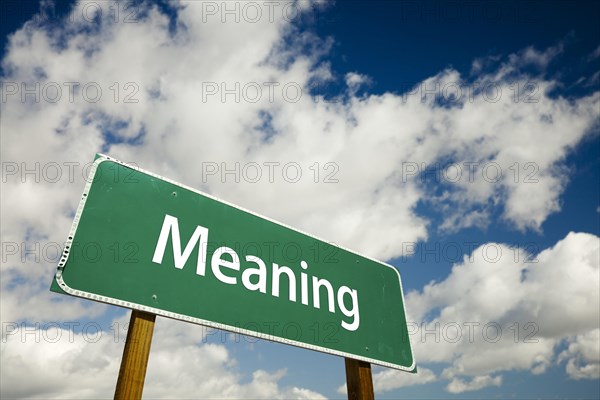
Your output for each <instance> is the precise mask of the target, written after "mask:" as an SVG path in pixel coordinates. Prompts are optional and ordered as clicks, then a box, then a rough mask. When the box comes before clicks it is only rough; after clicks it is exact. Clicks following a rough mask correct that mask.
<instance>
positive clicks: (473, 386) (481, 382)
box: [446, 375, 502, 393]
mask: <svg viewBox="0 0 600 400" xmlns="http://www.w3.org/2000/svg"><path fill="white" fill-rule="evenodd" d="M501 384H502V377H500V376H496V377H491V376H490V375H485V376H476V377H474V378H473V379H471V380H470V381H468V382H465V381H464V380H462V379H457V378H454V379H452V381H451V382H450V383H449V384H448V386H446V389H447V390H448V391H449V392H450V393H464V392H471V391H474V390H480V389H483V388H485V387H488V386H500V385H501Z"/></svg>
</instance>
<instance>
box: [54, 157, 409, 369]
mask: <svg viewBox="0 0 600 400" xmlns="http://www.w3.org/2000/svg"><path fill="white" fill-rule="evenodd" d="M51 290H52V291H55V292H59V293H66V294H69V295H73V296H78V297H82V298H87V299H91V300H96V301H100V302H104V303H108V304H113V305H117V306H121V307H126V308H131V309H135V310H140V311H145V312H149V313H153V314H157V315H162V316H165V317H169V318H174V319H179V320H182V321H186V322H192V323H196V324H201V325H205V326H209V327H213V328H218V329H223V330H227V331H231V332H236V333H240V334H244V335H249V336H254V337H258V338H263V339H268V340H272V341H276V342H281V343H286V344H291V345H294V346H298V347H303V348H307V349H312V350H317V351H322V352H325V353H329V354H335V355H339V356H344V357H350V358H353V359H356V360H361V361H365V362H369V363H374V364H378V365H382V366H387V367H391V368H397V369H401V370H406V371H411V372H414V371H415V370H416V368H415V361H414V358H413V355H412V351H411V346H410V342H409V336H408V330H407V323H406V313H405V310H404V302H403V294H402V285H401V281H400V275H399V273H398V271H397V270H396V269H395V268H394V267H392V266H390V265H387V264H384V263H382V262H379V261H375V260H373V259H370V258H368V257H365V256H362V255H360V254H357V253H355V252H352V251H350V250H346V249H344V248H342V247H340V246H337V245H335V244H332V243H328V242H325V241H323V240H321V239H318V238H315V237H313V236H311V235H308V234H306V233H303V232H301V231H299V230H297V229H294V228H291V227H289V226H287V225H285V224H282V223H279V222H276V221H273V220H271V219H269V218H266V217H263V216H260V215H258V214H256V213H253V212H251V211H248V210H245V209H243V208H241V207H237V206H235V205H233V204H230V203H227V202H225V201H222V200H218V199H216V198H214V197H213V196H210V195H207V194H205V193H202V192H199V191H197V190H195V189H192V188H190V187H187V186H185V185H182V184H180V183H177V182H174V181H171V180H169V179H166V178H163V177H160V176H158V175H156V174H153V173H150V172H147V171H144V170H142V169H140V168H138V167H137V166H134V165H128V164H126V163H123V162H120V161H117V160H115V159H113V158H110V157H108V156H104V155H98V156H97V159H96V160H95V162H94V164H93V166H92V167H91V169H90V179H88V183H87V184H86V187H85V189H84V192H83V195H82V197H81V201H80V204H79V207H78V209H77V213H76V215H75V218H74V221H73V225H72V227H71V231H70V233H69V236H68V239H67V241H66V243H65V248H64V252H63V255H62V257H61V259H60V261H59V264H58V270H57V272H56V275H55V279H54V281H53V283H52V287H51Z"/></svg>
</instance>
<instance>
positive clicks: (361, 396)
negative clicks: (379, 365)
mask: <svg viewBox="0 0 600 400" xmlns="http://www.w3.org/2000/svg"><path fill="white" fill-rule="evenodd" d="M345 362H346V388H347V389H348V400H373V399H374V398H375V394H374V392H373V377H372V375H371V364H369V363H368V362H365V361H358V360H355V359H353V358H345Z"/></svg>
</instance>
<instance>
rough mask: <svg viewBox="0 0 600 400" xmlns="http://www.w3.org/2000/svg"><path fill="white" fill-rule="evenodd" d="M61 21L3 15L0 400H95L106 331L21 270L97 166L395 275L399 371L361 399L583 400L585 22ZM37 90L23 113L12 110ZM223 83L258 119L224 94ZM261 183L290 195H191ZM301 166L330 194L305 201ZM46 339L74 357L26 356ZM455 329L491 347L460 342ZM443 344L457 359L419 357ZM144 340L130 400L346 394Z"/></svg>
mask: <svg viewBox="0 0 600 400" xmlns="http://www.w3.org/2000/svg"><path fill="white" fill-rule="evenodd" d="M73 3H74V2H56V3H53V2H49V1H48V2H42V6H41V9H42V10H45V12H46V17H45V18H41V17H40V16H39V14H38V16H37V17H36V13H37V12H38V11H39V10H40V4H39V2H37V1H30V2H16V1H5V2H3V4H2V24H0V25H1V27H0V31H1V32H0V36H1V37H2V39H3V41H2V49H1V53H0V58H2V81H3V87H2V90H3V98H2V126H1V128H2V149H1V152H2V178H3V179H2V185H3V189H2V220H3V223H2V242H3V248H2V251H3V253H4V254H3V259H2V283H1V284H2V322H3V330H2V350H3V351H2V354H3V355H2V368H1V370H2V385H1V386H2V396H3V397H4V396H8V397H33V396H42V397H67V398H80V397H86V398H96V397H111V396H112V390H113V388H114V381H113V379H116V373H115V369H116V370H118V361H119V357H120V352H121V349H122V347H121V345H116V344H115V343H114V342H113V341H111V338H112V336H113V335H114V326H122V324H123V323H125V322H126V321H127V314H126V313H125V312H124V310H122V309H118V308H115V307H109V306H105V305H99V304H89V302H86V301H81V300H76V299H72V298H67V297H60V296H58V295H56V294H51V293H48V292H47V287H48V284H49V282H50V281H51V278H52V274H53V272H54V269H55V266H56V263H55V262H54V261H55V260H54V259H53V258H52V257H51V256H49V255H48V252H46V253H44V252H43V251H42V252H41V253H40V254H41V256H40V257H38V258H39V259H36V257H35V256H32V255H31V254H30V255H29V256H28V257H24V258H23V257H22V256H21V253H22V252H23V250H24V248H29V249H31V248H34V249H38V248H39V249H41V250H46V249H49V248H50V247H51V246H52V245H54V244H57V245H58V244H60V243H61V242H62V241H63V240H64V239H65V237H66V234H67V232H68V229H69V226H70V223H71V219H72V217H73V214H74V211H75V208H76V207H77V201H78V198H79V195H80V193H81V191H82V189H83V186H84V183H85V182H84V179H83V176H84V175H85V165H86V163H88V162H89V161H91V160H92V158H93V156H94V154H95V153H96V152H101V151H102V152H106V153H108V154H110V155H111V156H114V157H116V158H118V159H121V160H123V161H129V162H135V163H136V164H138V165H140V166H141V167H143V168H145V169H147V170H150V171H153V172H155V173H158V174H160V175H163V176H167V177H169V178H172V179H175V180H177V181H180V182H183V183H185V184H187V185H189V186H193V187H196V188H198V189H200V190H203V191H206V192H208V193H211V194H214V195H216V196H218V197H221V198H223V199H225V200H227V201H230V202H232V203H235V204H239V205H241V206H244V207H246V208H248V209H252V210H255V211H257V212H260V213H261V214H264V215H267V216H269V217H272V218H275V219H277V220H280V221H282V222H285V223H288V224H290V225H292V226H296V227H298V228H300V229H303V230H305V231H307V232H310V233H314V234H316V235H318V236H320V237H323V238H325V239H329V240H332V241H334V242H336V243H340V244H342V245H344V246H346V247H349V248H352V249H356V250H358V251H360V252H362V253H364V254H366V255H369V256H372V257H374V258H378V259H381V260H384V261H388V262H389V263H391V264H392V265H393V266H395V267H396V268H398V270H399V271H400V273H401V275H402V280H403V285H404V290H405V297H406V308H407V312H408V314H409V320H411V321H413V324H414V325H412V327H413V328H415V331H414V334H413V335H412V342H413V351H414V352H415V357H416V359H417V364H418V367H419V371H420V373H419V374H418V375H410V374H406V373H403V372H401V371H393V370H389V369H385V368H381V367H375V368H374V370H373V373H374V382H375V390H376V397H378V398H390V399H395V398H436V399H437V398H508V397H511V398H534V397H535V398H586V399H587V398H590V399H592V398H598V397H600V381H599V379H600V336H599V335H600V326H599V323H600V322H599V320H598V318H599V317H598V315H599V314H600V304H599V301H600V300H599V292H600V287H599V285H600V273H599V271H600V259H599V258H600V257H599V241H598V235H600V232H599V230H600V219H599V218H600V185H599V184H598V182H600V168H599V167H600V165H599V163H600V161H599V160H600V157H599V155H600V137H599V135H598V133H599V122H600V121H599V118H598V117H599V115H600V90H599V88H600V73H599V71H600V25H598V23H597V21H598V17H599V16H600V5H599V4H598V3H597V2H592V1H589V2H585V1H583V2H559V1H552V2H537V1H527V2H510V1H507V2H495V1H493V2H470V1H464V2H462V1H458V2H437V1H434V2H413V1H374V2H361V1H347V2H342V1H339V2H336V3H333V2H325V3H322V2H317V3H302V2H300V3H296V2H292V3H290V2H275V3H276V6H277V8H276V9H275V10H276V13H275V14H274V18H273V20H272V21H269V20H268V18H267V17H266V16H267V15H268V10H269V9H268V8H267V7H266V6H265V5H264V4H263V2H257V3H256V4H258V6H257V7H258V8H259V9H260V10H261V11H262V17H261V18H259V19H258V20H256V21H255V20H253V21H250V19H251V15H250V14H244V11H243V10H244V3H236V2H230V4H234V6H233V7H235V4H237V7H238V8H236V10H237V11H234V13H233V14H229V15H227V14H224V13H223V10H222V9H221V8H220V7H221V5H222V3H220V2H205V3H204V5H201V3H195V2H159V3H158V4H156V3H153V2H145V3H139V4H138V3H136V4H130V5H126V4H116V3H114V2H105V1H96V2H93V1H91V2H78V3H77V5H76V6H75V8H72V7H73ZM286 4H288V5H289V4H291V5H292V6H293V10H295V11H297V12H298V13H299V14H297V15H294V16H293V17H289V14H288V17H287V18H286V17H285V15H283V14H282V13H281V10H282V9H284V8H285V6H286ZM207 5H210V7H211V8H210V12H208V10H209V8H207ZM213 6H214V7H213ZM116 9H118V10H119V11H118V15H117V14H115V10H116ZM98 10H102V11H98ZM236 12H237V15H236ZM69 13H70V14H69ZM94 13H95V14H94ZM67 15H71V16H72V17H73V18H72V19H69V17H68V16H67ZM128 17H131V19H132V20H131V21H128V22H126V20H127V18H128ZM235 17H237V18H238V19H239V22H235V21H234V20H233V18H235ZM228 18H229V19H228ZM36 21H37V22H36ZM36 82H37V83H39V85H40V88H41V89H38V93H37V97H36V94H35V93H34V94H29V95H23V94H22V93H21V89H22V86H21V84H23V83H25V84H26V85H30V86H28V87H34V85H35V83H36ZM72 82H75V83H77V85H78V86H79V89H77V90H75V91H74V92H72V93H71V94H72V95H73V97H74V99H73V100H72V101H71V100H70V99H69V97H68V94H69V93H68V91H67V89H66V88H68V84H69V83H72ZM265 82H276V83H277V84H278V86H277V87H276V90H275V91H274V93H275V99H274V101H270V100H269V99H268V98H267V96H266V95H265V93H266V92H267V90H266V86H265ZM91 83H94V85H91ZM236 83H237V84H239V85H240V87H245V85H248V84H257V85H258V86H260V87H262V90H263V91H262V94H263V96H261V97H260V99H259V100H258V101H256V102H255V101H250V100H252V99H250V100H249V97H248V96H247V94H248V92H246V93H245V94H244V92H239V91H238V93H237V95H238V96H240V99H236V98H235V94H233V95H225V97H222V96H223V91H222V88H223V86H222V85H223V84H224V85H225V87H227V88H232V87H236V86H235V85H236ZM85 85H88V86H94V87H93V88H92V89H93V90H95V88H100V89H101V91H102V96H99V97H98V96H97V98H92V97H93V96H94V91H93V90H92V92H85V93H87V94H84V91H82V89H81V88H82V87H86V86H85ZM115 85H116V86H115ZM209 85H210V86H209ZM285 85H292V86H294V87H300V88H302V96H301V97H299V98H297V99H293V100H290V98H289V96H288V97H286V95H285V94H284V93H283V92H281V91H280V90H279V88H281V87H285ZM57 86H58V87H60V88H62V89H61V90H62V92H61V96H59V98H58V99H57V100H56V98H55V97H52V96H53V92H52V90H54V89H55V88H56V87H57ZM209 87H210V88H211V89H214V88H216V89H217V90H220V91H219V92H217V93H216V94H207V93H208V92H207V90H208V89H209ZM457 87H460V88H461V89H460V90H461V91H460V92H456V91H455V90H456V88H457ZM45 88H48V90H49V92H44V90H46V89H45ZM115 88H117V90H118V92H117V90H115ZM432 88H433V89H432ZM481 88H485V90H484V91H481ZM428 90H429V91H428ZM453 90H454V91H455V92H453ZM486 90H487V91H486ZM494 90H495V92H494ZM15 91H16V92H15ZM34 91H35V90H34ZM451 93H455V94H456V96H455V97H453V98H452V97H451V96H450V94H451ZM458 93H460V94H458ZM128 95H129V96H130V97H129V99H130V100H135V101H134V102H128V101H126V99H127V96H128ZM23 96H24V97H23ZM85 96H88V97H85ZM90 96H92V97H90ZM321 96H323V97H321ZM470 96H472V97H470ZM36 98H37V99H38V100H39V101H37V102H35V101H32V99H36ZM49 98H50V100H48V99H49ZM23 99H24V101H23ZM90 99H91V100H90ZM269 161H275V162H280V163H281V164H285V163H286V162H291V161H293V162H297V163H298V164H299V165H300V166H301V168H302V170H303V172H305V175H304V177H308V179H303V180H301V181H300V182H299V183H298V184H289V182H288V181H286V180H285V179H282V177H281V176H279V177H278V178H276V179H275V181H274V182H268V181H266V180H262V181H261V182H260V183H259V184H252V183H249V182H245V181H244V179H243V176H242V179H241V182H235V181H233V180H232V179H231V178H228V177H227V176H225V177H223V176H219V175H218V174H217V175H214V176H208V177H206V176H203V174H202V172H205V168H206V167H207V165H208V164H210V165H223V164H221V163H225V164H226V165H227V166H229V167H231V166H232V165H234V164H235V163H240V164H241V165H242V166H243V165H246V164H248V163H250V162H257V163H264V162H269ZM315 161H317V162H319V163H321V164H320V165H324V164H325V163H327V162H331V163H334V164H335V165H336V166H337V168H338V173H337V175H336V179H338V182H337V183H335V184H327V183H324V182H323V181H322V180H321V181H319V182H315V181H314V180H312V179H310V177H311V175H310V173H311V172H310V171H311V170H310V169H309V167H310V166H311V165H313V163H314V162H315ZM69 163H70V164H69ZM215 163H216V164H215ZM54 164H56V165H58V170H59V171H60V173H61V176H60V178H59V179H56V180H52V179H48V176H47V174H46V173H45V172H44V171H46V172H48V171H49V169H47V167H48V166H49V165H54ZM69 165H71V167H69ZM424 165H426V166H428V167H429V168H423V166H424ZM469 165H474V168H475V169H474V170H473V179H472V180H469ZM36 168H38V169H39V171H38V172H37V173H36V172H35V170H36ZM52 168H53V167H52ZM69 168H72V169H69ZM413 168H416V170H415V169H413ZM457 168H459V169H457ZM32 169H33V171H34V173H29V174H27V173H26V170H32ZM72 171H74V173H73V177H74V178H73V179H70V175H69V173H70V172H72ZM456 171H460V173H459V174H458V176H457V179H454V178H453V177H455V176H456V175H452V174H456ZM497 171H501V172H502V175H501V176H500V177H498V176H497V175H495V173H496V172H497ZM436 174H437V175H436ZM444 174H447V175H444ZM490 174H491V175H490ZM496 178H497V179H496ZM273 199H277V201H274V200H273ZM13 245H14V246H13ZM36 246H38V247H36ZM498 249H500V252H501V255H500V254H497V253H496V252H497V251H498ZM36 251H38V253H39V252H40V250H36ZM68 321H78V323H79V325H78V326H77V327H76V328H74V330H75V332H76V335H75V340H74V341H73V342H71V341H69V340H66V337H67V335H63V340H60V341H58V342H57V343H50V342H49V341H48V340H41V341H36V340H33V339H32V337H33V338H35V335H36V334H37V335H40V336H41V337H42V339H43V338H44V335H45V334H48V332H49V330H51V329H54V328H53V326H54V327H55V326H58V327H60V329H61V331H62V332H64V333H68V326H67V325H65V322H68ZM469 322H476V323H478V324H479V325H478V328H477V329H480V328H479V327H483V326H484V325H486V324H489V323H494V324H499V326H501V327H502V332H503V334H502V337H501V339H499V341H498V342H494V343H490V341H489V340H488V341H486V340H483V339H482V333H481V330H477V331H476V338H475V340H474V341H473V342H469V340H468V338H467V336H468V333H467V331H466V328H465V326H466V325H465V323H469ZM21 323H24V324H25V325H26V326H29V327H30V329H33V331H32V332H34V333H33V336H32V335H29V336H27V335H26V336H23V334H24V332H25V330H24V328H23V326H24V325H20V324H21ZM90 323H93V324H96V323H97V324H98V325H99V326H100V327H101V329H102V331H101V336H102V339H101V340H99V341H97V342H92V341H90V340H89V338H88V337H86V336H85V332H83V331H82V329H81V327H82V326H84V325H85V324H90ZM455 323H456V324H458V325H459V326H461V327H462V328H461V329H463V330H462V337H461V339H460V340H459V341H458V342H455V343H453V342H452V341H451V340H445V339H447V338H445V337H442V340H440V342H439V343H436V342H435V334H434V333H433V334H429V335H425V336H423V328H427V329H429V331H430V332H436V326H441V327H442V328H437V329H438V333H439V334H441V332H442V331H441V330H440V329H444V327H449V326H454V325H452V324H455ZM36 324H38V325H36ZM49 324H55V325H49ZM114 324H121V325H114ZM436 324H439V325H436ZM526 324H530V325H526ZM88 326H89V325H88ZM94 326H95V325H94ZM111 326H112V327H113V328H111ZM514 326H517V327H518V329H517V330H518V333H519V336H518V339H515V337H514V332H515V331H514ZM526 326H527V327H526ZM15 327H16V328H15ZM511 327H513V328H511ZM13 328H15V329H13ZM529 328H531V329H529ZM119 329H120V328H119ZM156 329H157V332H156V336H155V342H154V346H155V347H153V355H152V356H151V358H150V367H149V372H148V381H147V385H146V394H147V395H148V396H149V397H157V398H159V397H169V396H171V397H173V396H174V397H181V398H185V397H194V396H198V393H205V395H203V396H206V397H233V398H256V397H263V398H274V397H277V398H321V397H326V398H343V397H344V396H345V395H344V392H343V385H344V380H345V376H344V368H343V360H342V359H341V358H339V357H335V356H330V355H325V354H319V353H315V352H310V351H306V350H301V349H296V348H291V347H286V346H284V345H280V344H274V343H268V342H263V341H258V342H255V340H254V339H251V338H241V339H240V340H239V343H238V340H236V337H234V336H227V335H224V334H222V333H220V332H212V331H211V332H209V334H208V335H205V334H206V333H207V331H206V330H205V329H204V328H200V327H198V326H193V325H187V324H184V323H178V322H171V321H159V322H158V323H157V328H156ZM511 329H512V330H511ZM36 332H37V333H36ZM123 332H124V331H122V330H121V333H123ZM444 332H446V333H447V332H448V331H444ZM532 332H533V333H532ZM530 333H532V336H530V339H533V341H527V340H526V339H525V338H526V337H527V335H528V334H530ZM203 335H204V336H203ZM442 336H444V335H442ZM123 337H124V336H123ZM123 337H120V339H121V343H122V339H123ZM173 338H176V340H173ZM38 342H41V343H38ZM73 349H77V351H75V352H74V351H73ZM153 357H154V358H153ZM56 363H62V364H63V365H65V368H64V369H63V370H60V371H55V370H54V369H53V368H49V366H53V365H56ZM162 365H165V366H166V365H168V368H167V367H165V368H161V366H162ZM90 366H92V367H90ZM7 367H8V368H7ZM82 368H83V369H82ZM86 369H87V370H86ZM77 371H79V375H78V373H77ZM81 371H83V372H81ZM23 376H31V377H33V378H32V380H34V381H35V382H37V384H36V385H31V384H30V381H31V380H28V381H25V380H24V379H23V378H22V377H23ZM97 377H100V378H101V379H95V378H97ZM198 377H203V378H204V379H203V380H202V381H199V379H198ZM99 380H100V381H102V382H100V383H99V382H98V381H99ZM174 381H177V382H178V385H177V389H176V391H175V392H168V391H166V389H165V387H168V386H169V383H170V382H174ZM57 382H60V384H58V383H57ZM64 382H69V383H64ZM320 396H321V397H320Z"/></svg>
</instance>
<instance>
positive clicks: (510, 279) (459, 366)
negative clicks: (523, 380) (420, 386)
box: [406, 233, 600, 392]
mask: <svg viewBox="0 0 600 400" xmlns="http://www.w3.org/2000/svg"><path fill="white" fill-rule="evenodd" d="M599 251H600V244H599V239H598V237H597V236H595V235H590V234H585V233H570V234H569V235H567V236H566V237H565V238H564V239H563V240H561V241H559V242H558V243H557V244H556V245H555V246H554V247H551V248H549V249H546V250H544V251H542V252H541V253H540V254H538V255H537V256H536V257H534V258H531V256H530V255H528V254H527V253H526V252H524V251H523V249H518V248H511V247H509V246H506V245H502V244H497V243H488V244H486V245H483V246H480V247H479V248H477V249H475V250H474V251H473V253H472V254H471V255H469V256H465V259H464V261H463V262H462V263H459V264H457V265H455V266H454V267H453V268H452V272H451V273H450V275H449V276H448V277H447V278H446V279H444V280H443V281H441V282H431V283H430V284H428V285H426V286H425V287H424V288H423V290H422V291H418V292H417V291H413V292H410V293H409V294H408V295H407V299H406V300H407V310H408V312H409V313H410V318H409V320H411V321H418V322H417V323H411V337H412V339H413V343H414V346H415V350H414V351H415V357H416V358H417V359H418V360H420V361H421V362H425V363H427V362H445V363H449V364H450V366H449V367H447V368H445V370H444V371H443V374H442V376H443V377H444V378H446V379H450V380H451V382H450V384H449V385H448V387H447V389H448V390H449V391H451V392H460V391H467V390H476V389H478V388H482V387H485V386H489V385H499V384H500V383H501V376H500V375H498V373H500V372H502V371H509V370H528V371H530V372H531V373H533V374H540V373H543V372H544V371H545V370H546V369H547V368H548V367H549V366H550V365H554V364H556V363H563V362H564V361H566V362H567V365H566V371H567V373H568V374H569V375H571V376H572V377H574V378H578V379H580V378H593V377H595V376H596V375H597V370H598V362H599V360H600V357H599V355H598V352H599V351H600V350H598V341H597V340H596V339H597V336H598V326H600V320H599V319H600V298H599V296H600V295H599V293H600V262H599V260H600V254H599ZM565 299H568V301H565ZM564 342H567V343H568V349H567V350H565V351H564V352H562V353H561V354H560V355H559V354H557V348H558V346H559V345H560V344H561V343H564ZM494 373H495V374H496V375H495V376H493V375H492V374H494ZM465 376H468V377H472V378H473V379H472V380H471V381H465V380H464V378H462V377H465Z"/></svg>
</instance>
